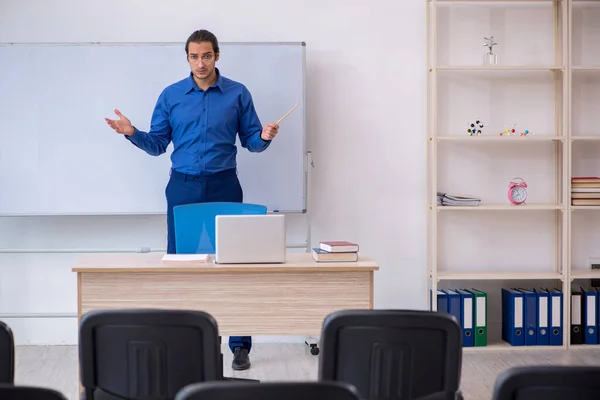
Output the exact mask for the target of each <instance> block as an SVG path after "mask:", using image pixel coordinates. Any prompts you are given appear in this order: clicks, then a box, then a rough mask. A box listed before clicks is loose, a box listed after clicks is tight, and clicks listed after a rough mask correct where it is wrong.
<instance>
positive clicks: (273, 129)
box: [260, 123, 279, 140]
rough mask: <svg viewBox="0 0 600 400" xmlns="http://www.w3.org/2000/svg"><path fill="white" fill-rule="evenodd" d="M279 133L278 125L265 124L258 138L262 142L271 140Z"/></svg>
mask: <svg viewBox="0 0 600 400" xmlns="http://www.w3.org/2000/svg"><path fill="white" fill-rule="evenodd" d="M278 131H279V125H277V124H273V123H271V124H266V125H265V127H264V128H263V130H262V133H261V134H260V137H261V138H262V139H263V140H273V138H274V137H275V136H277V132H278Z"/></svg>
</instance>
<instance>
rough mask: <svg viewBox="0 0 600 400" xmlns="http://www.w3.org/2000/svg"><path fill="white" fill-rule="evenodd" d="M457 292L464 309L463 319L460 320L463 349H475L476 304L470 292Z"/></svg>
mask: <svg viewBox="0 0 600 400" xmlns="http://www.w3.org/2000/svg"><path fill="white" fill-rule="evenodd" d="M457 292H458V293H459V294H460V302H461V309H462V315H461V316H462V318H461V320H460V326H461V327H462V332H463V338H462V343H463V347H474V346H475V329H474V328H473V322H474V319H473V317H474V315H475V304H474V302H473V301H474V297H473V293H471V292H468V291H466V290H464V289H458V290H457Z"/></svg>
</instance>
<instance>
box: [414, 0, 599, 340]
mask: <svg viewBox="0 0 600 400" xmlns="http://www.w3.org/2000/svg"><path fill="white" fill-rule="evenodd" d="M598 2H599V3H600V0H599V1H598ZM573 3H574V1H573V0H488V1H486V0H427V26H428V51H427V68H426V71H427V75H428V80H427V114H428V119H427V137H426V140H427V180H428V184H427V230H428V241H427V244H428V251H427V254H428V259H427V266H428V274H427V288H428V293H427V302H428V308H430V309H432V310H436V309H437V302H436V295H435V293H437V291H438V289H447V290H451V289H460V288H467V290H470V289H468V288H473V289H476V290H480V291H482V292H485V293H486V294H487V310H489V315H488V311H486V316H487V318H489V319H488V321H493V323H489V324H488V333H487V335H488V338H490V336H491V337H493V339H492V338H490V340H488V344H487V346H481V347H464V350H465V351H496V350H498V351H537V350H559V349H565V348H569V347H570V346H571V345H570V329H569V326H570V325H569V321H570V311H571V307H570V305H571V301H570V294H571V286H570V285H571V278H572V277H573V276H575V277H578V275H577V273H576V272H575V273H574V275H571V272H572V271H571V248H570V245H571V240H572V237H571V214H572V213H570V212H565V211H575V210H580V209H586V210H591V209H599V210H600V206H597V207H595V206H572V205H571V177H572V175H571V167H572V164H571V163H572V160H571V157H572V156H571V153H572V148H573V147H574V146H577V142H581V143H583V144H579V146H581V147H586V146H587V142H585V141H588V142H589V145H590V146H593V144H594V141H596V140H598V141H599V142H598V143H600V132H599V135H598V137H596V136H592V135H593V134H594V131H590V130H589V129H588V128H586V127H582V128H580V126H579V125H577V126H575V127H574V126H573V125H572V120H571V118H575V117H574V115H577V116H579V114H573V113H576V112H577V110H574V109H573V107H572V100H573V91H572V87H571V84H572V80H573V76H577V77H579V79H580V80H582V79H583V80H593V79H596V78H595V77H596V76H598V78H597V79H598V80H599V82H600V74H599V75H596V73H595V72H592V73H589V74H587V73H585V71H600V66H598V65H600V60H599V61H598V62H594V63H590V62H589V60H587V59H585V60H584V59H583V58H582V60H577V62H575V63H574V62H573V58H572V52H573V49H572V47H573V38H572V36H573V27H572V25H571V22H572V15H571V10H572V8H573V7H574V6H573ZM577 7H581V6H580V5H578V6H577ZM579 28H580V29H583V28H581V27H579ZM586 32H587V31H586ZM532 35H533V36H534V37H532ZM490 36H494V40H495V41H497V42H499V43H498V46H497V47H494V53H496V54H497V55H498V63H497V64H496V65H484V64H485V63H484V60H485V57H484V55H485V53H486V52H487V51H488V49H487V48H486V47H485V46H484V37H490ZM598 40H600V37H599V38H598ZM592 46H593V44H592ZM580 47H581V46H580ZM581 51H583V50H581ZM585 51H586V56H587V57H588V58H589V57H592V56H589V55H588V54H587V53H589V51H587V50H585ZM581 77H584V78H581ZM586 95H587V96H588V97H589V96H591V94H586ZM590 114H594V113H590ZM590 118H591V117H590ZM580 119H581V118H580ZM475 120H480V121H482V123H483V124H485V128H483V129H482V131H483V132H482V133H481V134H480V135H479V136H469V132H468V131H467V127H469V126H471V125H470V124H471V123H473V122H474V121H475ZM515 124H516V126H515V130H516V134H514V135H511V136H500V135H499V133H500V132H503V131H504V130H505V129H510V128H512V127H513V126H514V125H515ZM598 126H600V123H599V124H598ZM524 129H529V130H530V131H533V132H534V134H533V135H527V136H521V135H519V133H520V132H523V130H524ZM573 132H575V133H580V134H581V135H579V136H576V135H574V134H573ZM524 142H529V144H527V147H526V148H524V147H523V148H521V147H520V146H519V145H521V144H523V143H524ZM476 143H479V144H481V147H477V146H475V145H474V144H476ZM482 143H483V144H482ZM503 143H505V144H507V145H506V146H503V145H502V144H503ZM531 143H536V145H532V144H531ZM587 147H589V146H587ZM598 159H599V163H598V165H599V167H600V157H598ZM467 174H468V176H467ZM598 175H599V176H600V171H599V172H598ZM580 176H593V175H580ZM514 177H522V178H523V179H524V180H525V181H526V182H527V185H528V188H527V190H528V193H529V200H530V201H531V203H528V204H526V205H522V206H515V205H512V204H511V203H510V202H509V201H508V199H507V191H508V184H509V182H510V181H511V180H512V179H513V178H514ZM502 182H504V183H502ZM499 185H501V186H499ZM453 191H456V192H453ZM438 192H441V193H445V194H446V195H447V196H446V200H447V199H453V197H452V196H460V195H461V194H463V193H469V196H471V195H474V196H477V198H480V199H485V201H482V202H480V203H479V205H477V206H473V205H472V202H471V204H469V202H468V201H465V203H466V204H469V205H465V206H462V205H458V206H455V205H452V206H447V205H444V206H441V205H438V204H437V201H438V198H437V197H438V196H437V194H438ZM534 196H535V197H534ZM457 202H458V201H456V200H455V201H447V203H449V204H456V203H457ZM515 213H517V214H515ZM590 215H594V214H590ZM584 219H585V218H584ZM488 226H489V228H488V229H486V227H488ZM500 232H501V233H500ZM480 260H481V261H480ZM521 260H523V261H521ZM486 263H487V265H486ZM490 264H492V265H494V267H490V266H489V265H490ZM580 265H583V264H580ZM520 266H522V268H520ZM540 266H543V270H539V268H540ZM580 276H582V277H587V278H590V279H591V278H596V277H597V278H599V279H600V272H598V273H597V274H596V273H594V274H593V276H586V275H585V274H583V272H582V275H580ZM514 287H518V288H525V289H536V290H539V289H540V288H541V287H543V288H549V289H556V290H558V291H560V292H561V294H562V313H561V314H560V315H561V316H562V319H561V326H562V344H561V345H559V346H547V345H539V346H512V345H510V344H509V343H507V342H506V341H504V340H501V339H500V336H501V325H502V324H501V323H498V321H500V320H502V316H501V315H498V313H499V312H500V313H501V311H499V310H501V308H502V296H501V289H502V288H506V289H509V288H514ZM463 295H464V294H461V296H463ZM494 313H495V314H494ZM474 314H475V313H474ZM490 329H492V330H493V332H491V333H492V334H491V335H490V331H489V330H490Z"/></svg>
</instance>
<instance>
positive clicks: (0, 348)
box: [0, 321, 15, 383]
mask: <svg viewBox="0 0 600 400" xmlns="http://www.w3.org/2000/svg"><path fill="white" fill-rule="evenodd" d="M14 379H15V339H14V337H13V333H12V330H11V329H10V327H9V326H8V325H6V324H5V323H4V322H2V321H0V383H13V382H14Z"/></svg>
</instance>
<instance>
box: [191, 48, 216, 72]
mask: <svg viewBox="0 0 600 400" xmlns="http://www.w3.org/2000/svg"><path fill="white" fill-rule="evenodd" d="M187 58H188V63H189V64H190V69H191V71H192V73H193V74H194V76H195V77H196V79H208V78H210V77H212V75H213V73H214V72H215V63H216V62H217V61H219V55H218V54H215V51H214V50H213V47H212V43H210V42H200V43H190V44H189V46H188V56H187Z"/></svg>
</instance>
